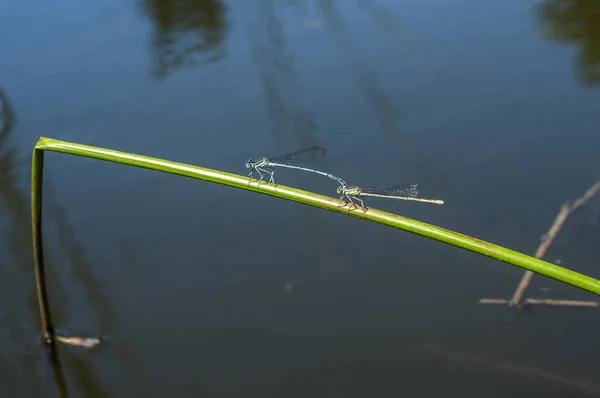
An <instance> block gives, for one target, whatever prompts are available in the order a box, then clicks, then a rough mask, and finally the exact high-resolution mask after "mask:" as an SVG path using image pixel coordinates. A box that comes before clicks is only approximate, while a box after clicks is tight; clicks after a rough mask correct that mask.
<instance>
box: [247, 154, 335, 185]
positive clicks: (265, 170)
mask: <svg viewBox="0 0 600 398" xmlns="http://www.w3.org/2000/svg"><path fill="white" fill-rule="evenodd" d="M326 153H327V149H325V148H323V147H321V146H315V147H312V148H306V149H301V150H299V151H295V152H291V153H287V154H285V155H281V156H275V157H270V158H266V157H263V158H260V159H256V160H254V159H253V158H250V159H248V161H247V162H246V167H247V168H249V169H251V170H250V174H248V177H252V176H253V174H254V172H255V171H256V172H257V173H258V175H259V176H260V179H259V180H258V181H259V182H260V181H262V180H263V178H264V175H265V174H268V175H269V176H270V177H269V181H270V182H272V183H273V184H275V179H274V178H273V175H274V174H275V167H286V168H288V169H295V170H302V171H309V172H311V173H316V174H320V175H322V176H325V177H329V178H331V179H332V180H335V181H337V182H338V183H339V184H340V185H341V186H342V187H346V182H345V181H344V180H342V179H341V178H339V177H336V176H334V175H332V174H329V173H325V172H323V171H319V170H315V169H309V168H307V167H301V166H296V165H295V164H297V163H302V162H307V161H310V160H314V159H318V158H321V157H323V156H325V154H326Z"/></svg>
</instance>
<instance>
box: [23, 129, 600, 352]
mask: <svg viewBox="0 0 600 398" xmlns="http://www.w3.org/2000/svg"><path fill="white" fill-rule="evenodd" d="M43 151H53V152H62V153H67V154H70V155H77V156H83V157H87V158H92V159H99V160H105V161H108V162H114V163H120V164H125V165H129V166H135V167H141V168H145V169H150V170H156V171H162V172H164V173H169V174H176V175H181V176H185V177H191V178H196V179H199V180H204V181H210V182H214V183H217V184H222V185H229V186H231V187H235V188H239V189H244V190H247V191H254V192H257V193H261V194H265V195H270V196H275V197H278V198H282V199H287V200H291V201H294V202H299V203H303V204H306V205H309V206H313V207H320V208H322V209H326V210H329V211H333V212H337V213H340V214H345V215H349V216H352V217H356V218H361V219H365V220H368V221H373V222H377V223H380V224H384V225H387V226H388V227H393V228H398V229H402V230H405V231H408V232H412V233H414V234H417V235H422V236H425V237H427V238H430V239H435V240H438V241H441V242H444V243H447V244H450V245H452V246H456V247H460V248H463V249H465V250H469V251H472V252H475V253H479V254H482V255H484V256H488V257H492V258H495V259H497V260H500V261H503V262H505V263H508V264H512V265H514V266H517V267H520V268H523V269H526V270H529V271H533V272H535V273H537V274H540V275H544V276H546V277H548V278H552V279H556V280H558V281H561V282H564V283H567V284H569V285H572V286H575V287H578V288H580V289H583V290H587V291H589V292H592V293H595V294H599V295H600V281H598V280H596V279H593V278H591V277H589V276H586V275H582V274H580V273H577V272H575V271H571V270H569V269H566V268H563V267H560V266H558V265H555V264H551V263H548V262H546V261H543V260H539V259H537V258H535V257H531V256H528V255H526V254H522V253H519V252H516V251H514V250H510V249H507V248H504V247H502V246H498V245H494V244H492V243H489V242H485V241H482V240H479V239H476V238H472V237H470V236H467V235H463V234H461V233H458V232H454V231H450V230H447V229H445V228H440V227H437V226H435V225H431V224H427V223H424V222H421V221H416V220H412V219H410V218H406V217H402V216H399V215H396V214H392V213H388V212H384V211H381V210H377V209H373V208H369V209H368V210H367V211H366V212H363V211H362V210H360V209H359V210H352V209H351V208H350V206H349V205H348V204H347V203H345V202H342V201H340V200H339V199H336V198H331V197H328V196H323V195H319V194H316V193H312V192H309V191H304V190H300V189H295V188H291V187H287V186H284V185H274V184H270V183H266V182H262V183H261V184H260V186H259V185H258V183H257V180H255V179H250V178H248V177H245V176H241V175H237V174H231V173H226V172H223V171H219V170H213V169H207V168H204V167H198V166H193V165H189V164H185V163H178V162H172V161H169V160H163V159H159V158H153V157H149V156H143V155H136V154H133V153H127V152H121V151H115V150H111V149H105V148H99V147H93V146H89V145H83V144H77V143H73V142H66V141H60V140H55V139H52V138H45V137H41V138H40V139H39V140H38V142H37V144H36V145H35V149H34V151H33V160H32V162H33V164H32V174H31V199H32V201H31V215H32V232H33V253H34V261H35V268H36V278H37V288H38V298H39V305H40V311H41V318H42V327H43V329H44V335H45V337H46V339H47V341H48V340H49V339H50V340H52V338H53V337H54V336H53V326H52V322H51V319H50V307H49V305H48V298H47V293H46V288H45V280H44V259H43V253H42V224H41V222H42V208H41V206H42V180H43V165H44V154H43Z"/></svg>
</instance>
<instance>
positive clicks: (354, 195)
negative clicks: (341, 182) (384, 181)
mask: <svg viewBox="0 0 600 398" xmlns="http://www.w3.org/2000/svg"><path fill="white" fill-rule="evenodd" d="M337 193H338V194H341V195H342V196H341V197H340V200H342V199H344V197H346V198H348V200H349V201H350V203H352V204H353V205H354V206H355V207H356V203H354V200H357V201H359V202H360V206H361V207H362V208H363V209H365V204H364V202H363V199H362V197H363V196H373V197H376V198H387V199H397V200H412V201H415V202H423V203H433V204H436V205H440V206H441V205H443V204H444V201H443V200H439V199H424V198H420V197H419V195H420V192H419V185H418V184H411V185H394V186H389V187H367V188H359V187H356V186H354V187H346V186H341V187H338V189H337ZM352 199H354V200H352ZM365 211H366V209H365Z"/></svg>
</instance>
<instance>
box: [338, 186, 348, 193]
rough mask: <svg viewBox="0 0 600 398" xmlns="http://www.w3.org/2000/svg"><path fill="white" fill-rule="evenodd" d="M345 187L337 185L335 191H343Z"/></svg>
mask: <svg viewBox="0 0 600 398" xmlns="http://www.w3.org/2000/svg"><path fill="white" fill-rule="evenodd" d="M345 189H346V187H344V186H341V185H340V186H339V187H337V193H343V192H344V190H345Z"/></svg>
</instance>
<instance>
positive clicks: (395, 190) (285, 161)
mask: <svg viewBox="0 0 600 398" xmlns="http://www.w3.org/2000/svg"><path fill="white" fill-rule="evenodd" d="M326 153H327V149H325V148H323V147H320V146H315V147H311V148H306V149H301V150H299V151H294V152H291V153H287V154H285V155H281V156H274V157H269V158H267V157H262V158H259V159H253V158H250V159H248V161H247V162H246V167H247V168H249V169H250V174H248V176H249V177H252V176H253V175H254V172H256V173H257V174H258V176H259V177H260V178H259V180H258V182H259V184H260V182H261V181H263V179H264V177H265V175H268V176H269V182H271V183H273V184H275V178H274V175H275V168H276V167H285V168H288V169H295V170H300V171H307V172H311V173H316V174H319V175H322V176H325V177H328V178H330V179H332V180H334V181H336V182H337V183H338V184H340V186H339V187H338V188H337V193H338V194H341V195H342V196H340V200H343V199H344V198H347V199H348V201H349V202H350V203H351V204H352V205H353V206H354V207H356V203H355V202H354V200H356V201H358V202H360V205H361V207H362V208H363V210H364V211H366V208H365V205H364V199H363V197H366V196H371V197H378V198H388V199H396V200H409V201H415V202H422V203H432V204H436V205H443V204H444V201H443V200H439V199H425V198H421V197H420V192H419V186H418V185H417V184H410V185H394V186H387V187H386V186H380V187H364V188H360V187H357V186H351V187H349V186H348V184H346V181H344V180H343V179H341V178H339V177H336V176H334V175H333V174H330V173H326V172H323V171H320V170H316V169H311V168H308V167H302V166H300V165H299V164H301V163H304V162H308V161H311V160H315V159H318V158H321V157H323V156H325V154H326Z"/></svg>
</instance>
